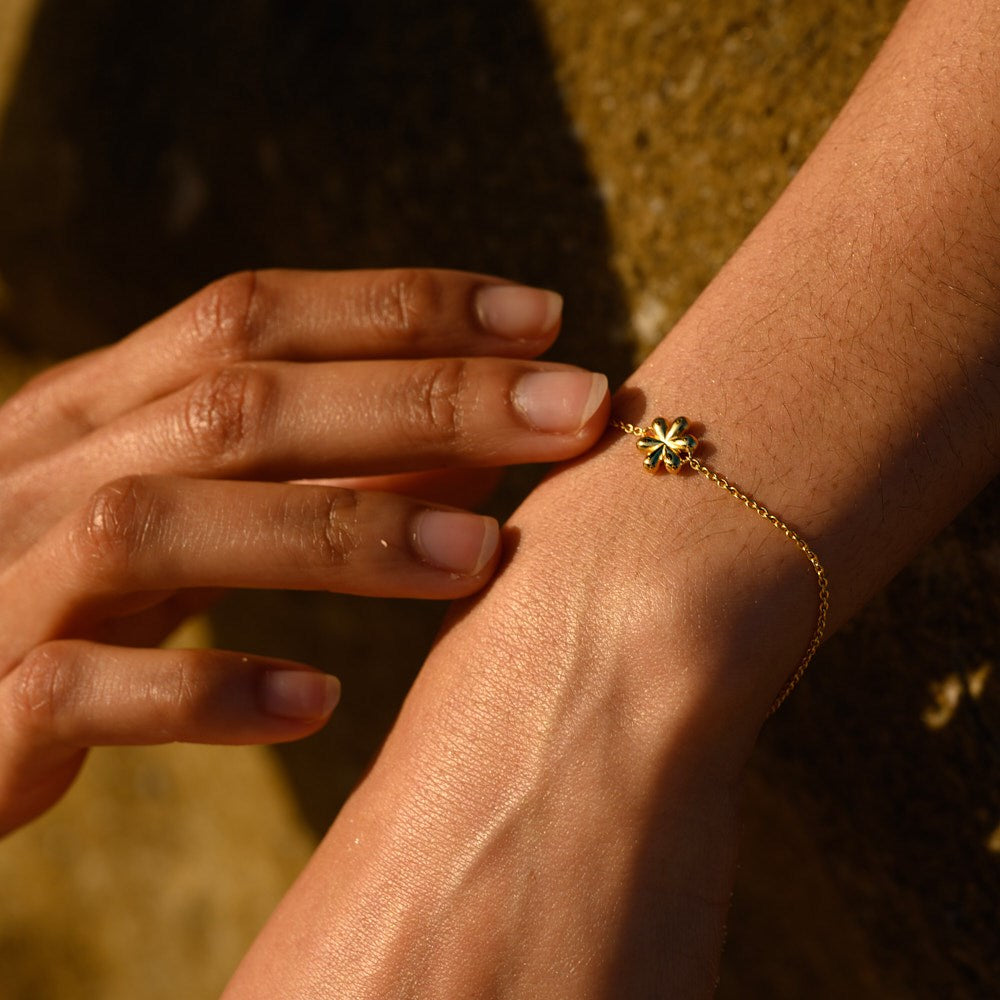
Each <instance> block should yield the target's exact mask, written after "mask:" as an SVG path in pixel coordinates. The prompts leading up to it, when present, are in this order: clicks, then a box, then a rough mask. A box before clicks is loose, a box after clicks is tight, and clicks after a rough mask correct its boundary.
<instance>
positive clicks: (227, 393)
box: [183, 365, 274, 460]
mask: <svg viewBox="0 0 1000 1000" xmlns="http://www.w3.org/2000/svg"><path fill="white" fill-rule="evenodd" d="M273 391H274V386H273V380H272V378H271V376H270V375H268V374H267V373H266V372H265V371H264V370H263V369H261V368H257V367H254V366H251V365H233V366H230V367H227V368H220V369H219V370H218V371H215V372H212V373H210V374H208V375H204V376H202V378H200V379H198V380H197V381H196V382H195V383H194V384H193V385H192V386H191V389H190V391H189V393H188V397H187V400H186V402H185V406H184V414H183V420H184V423H183V427H184V432H185V437H186V441H185V445H186V446H187V447H188V448H190V449H192V450H193V452H194V453H195V454H196V455H198V456H200V457H202V458H207V459H210V460H218V459H225V458H234V457H238V456H239V455H241V454H243V453H244V452H245V450H246V449H247V448H248V447H250V446H252V444H253V442H254V440H255V439H256V436H257V434H258V431H259V429H260V427H261V425H262V424H263V422H264V419H265V416H266V414H267V412H268V408H269V405H270V400H271V397H272V395H273Z"/></svg>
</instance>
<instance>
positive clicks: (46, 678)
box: [8, 642, 75, 733]
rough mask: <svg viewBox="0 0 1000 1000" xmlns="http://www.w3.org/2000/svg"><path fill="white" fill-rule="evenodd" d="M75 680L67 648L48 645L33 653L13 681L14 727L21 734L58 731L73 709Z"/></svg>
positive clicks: (24, 661)
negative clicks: (60, 721) (63, 719)
mask: <svg viewBox="0 0 1000 1000" xmlns="http://www.w3.org/2000/svg"><path fill="white" fill-rule="evenodd" d="M74 676H75V672H74V670H73V666H72V663H71V662H70V659H69V658H68V657H67V655H66V651H65V647H64V646H63V644H61V643H58V642H50V643H45V644H43V645H41V646H36V647H35V648H34V649H32V650H31V651H29V652H28V654H27V655H26V656H25V657H24V659H23V660H21V662H20V663H19V664H18V666H17V667H16V669H15V670H14V673H13V675H12V677H11V681H12V684H11V690H10V697H9V700H8V706H9V710H10V711H11V713H12V715H13V724H14V726H16V727H17V728H18V729H19V730H20V731H21V732H46V733H51V732H53V731H55V730H56V729H57V728H58V723H59V720H60V719H61V718H63V717H65V716H66V715H68V714H69V712H70V710H71V708H72V703H73V699H74V683H73V679H74Z"/></svg>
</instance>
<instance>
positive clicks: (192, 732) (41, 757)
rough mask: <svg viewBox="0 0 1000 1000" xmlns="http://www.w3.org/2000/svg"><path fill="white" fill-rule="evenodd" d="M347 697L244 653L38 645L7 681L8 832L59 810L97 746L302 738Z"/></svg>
mask: <svg viewBox="0 0 1000 1000" xmlns="http://www.w3.org/2000/svg"><path fill="white" fill-rule="evenodd" d="M339 692H340V687H339V684H338V682H337V680H336V679H335V678H333V677H330V676H328V675H326V674H324V673H321V672H320V671H317V670H313V669H311V668H309V667H305V666H302V665H300V664H296V663H291V662H288V661H283V660H273V659H264V658H261V657H254V656H247V655H243V654H240V653H231V652H220V651H216V650H178V649H171V650H157V649H152V650H151V649H130V648H124V647H114V646H102V645H99V644H96V643H90V642H83V641H77V640H69V641H60V642H50V643H46V644H44V645H42V646H39V647H36V648H35V649H33V650H32V651H31V652H30V653H29V654H28V655H27V656H26V657H25V658H24V659H23V660H22V661H21V662H20V663H19V664H18V665H17V666H16V667H15V668H14V669H13V670H12V671H11V672H10V673H9V674H7V676H6V677H4V678H3V680H2V681H0V719H2V720H3V722H2V726H0V734H2V735H0V832H3V830H4V829H5V828H6V829H10V828H11V827H12V826H14V825H17V823H19V822H24V821H25V818H26V816H25V813H26V812H27V813H30V814H32V815H36V814H37V813H38V812H40V811H41V810H42V809H44V808H46V807H47V806H48V805H49V804H51V802H52V801H54V800H55V798H57V797H58V796H59V795H60V794H61V793H62V791H63V790H64V789H65V787H66V786H67V785H68V783H69V781H71V780H72V778H73V776H74V775H75V773H76V771H77V769H78V768H79V764H80V763H81V762H82V758H83V753H84V751H85V749H86V748H87V747H92V746H101V745H139V744H144V745H145V744H156V743H168V742H175V741H181V742H186V743H225V744H247V743H278V742H283V741H287V740H294V739H299V738H301V737H302V736H306V735H308V734H309V733H311V732H314V731H315V730H316V729H318V728H319V727H320V726H321V725H323V723H324V722H325V721H326V720H327V718H328V717H329V715H330V713H331V712H332V711H333V708H334V706H335V705H336V703H337V700H338V698H339Z"/></svg>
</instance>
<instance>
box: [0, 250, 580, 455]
mask: <svg viewBox="0 0 1000 1000" xmlns="http://www.w3.org/2000/svg"><path fill="white" fill-rule="evenodd" d="M561 310H562V300H561V299H560V297H559V296H558V295H556V294H555V293H554V292H548V291H543V290H540V289H532V288H526V287H524V286H520V285H514V284H511V283H508V282H504V281H501V280H500V279H497V278H491V277H487V276H485V275H479V274H467V273H464V272H460V271H443V270H430V269H410V270H385V271H341V272H325V271H282V270H274V271H257V272H246V273H243V274H237V275H231V276H229V277H227V278H223V279H222V280H221V281H217V282H215V283H214V284H212V285H209V286H208V287H207V288H206V289H204V290H203V291H201V292H199V293H197V294H196V295H194V296H193V297H192V298H190V299H188V300H187V301H186V302H183V303H181V304H180V305H179V306H177V307H175V308H174V309H172V310H170V311H169V312H168V313H166V314H164V315H163V316H161V317H159V318H158V319H156V320H153V322H151V323H149V324H148V325H147V326H145V327H143V328H142V329H140V330H138V331H137V332H136V333H134V334H132V336H130V337H126V338H125V339H124V340H123V341H121V343H119V344H117V345H115V346H113V347H109V348H105V349H103V350H100V351H95V352H93V353H92V354H89V355H85V356H84V357H81V358H77V359H75V360H74V361H71V362H68V363H66V364H64V365H61V366H59V367H57V368H55V369H53V370H52V371H50V372H48V373H45V374H44V375H43V376H41V377H39V378H38V379H36V380H35V381H34V382H33V383H31V384H30V385H29V386H28V387H26V388H25V389H24V390H22V392H21V393H19V394H18V395H17V396H15V397H14V398H13V399H12V400H11V401H9V402H8V403H7V404H6V406H4V407H3V408H2V409H0V463H7V464H10V463H12V462H13V461H21V460H24V459H25V458H29V457H33V456H36V455H39V454H48V453H50V452H51V451H52V450H53V449H55V448H58V447H61V446H64V445H65V444H67V443H68V442H70V441H74V440H76V439H78V438H80V437H82V436H83V435H85V434H87V433H88V432H89V431H91V430H93V429H94V428H97V427H100V426H103V425H104V424H106V423H108V422H109V421H111V420H113V419H114V418H115V417H118V416H120V415H121V414H123V413H126V412H128V411H129V410H132V409H134V408H135V407H137V406H141V405H142V404H144V403H147V402H149V401H150V400H152V399H156V398H158V397H159V396H162V395H165V394H167V393H170V392H174V391H176V390H178V389H179V388H181V387H182V386H184V385H185V384H187V383H188V382H190V381H191V380H192V379H195V378H197V377H198V376H199V375H201V374H203V373H204V372H206V371H211V370H213V369H216V368H219V367H220V366H223V365H229V364H233V363H235V362H240V361H254V360H267V359H286V360H297V361H329V360H337V359H348V358H391V357H394V358H417V357H437V356H442V357H443V356H450V355H467V356H477V355H478V356H482V355H488V356H498V357H525V358H530V357H535V356H537V355H538V354H541V353H542V351H544V350H545V349H546V348H547V347H548V346H549V345H550V344H551V343H552V340H553V339H554V338H555V336H556V334H557V332H558V329H559V323H560V317H561Z"/></svg>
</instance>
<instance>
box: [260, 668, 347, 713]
mask: <svg viewBox="0 0 1000 1000" xmlns="http://www.w3.org/2000/svg"><path fill="white" fill-rule="evenodd" d="M260 701H261V707H262V708H263V709H264V711H265V712H267V713H269V714H270V715H279V716H281V717H282V718H283V719H302V720H305V719H322V718H325V717H326V716H328V715H329V714H330V713H331V712H332V711H333V709H334V706H335V705H336V704H337V702H338V701H340V681H338V680H337V678H336V677H331V676H330V675H329V674H321V673H319V672H318V671H311V670H268V671H266V672H265V673H264V675H263V677H262V679H261V686H260Z"/></svg>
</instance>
